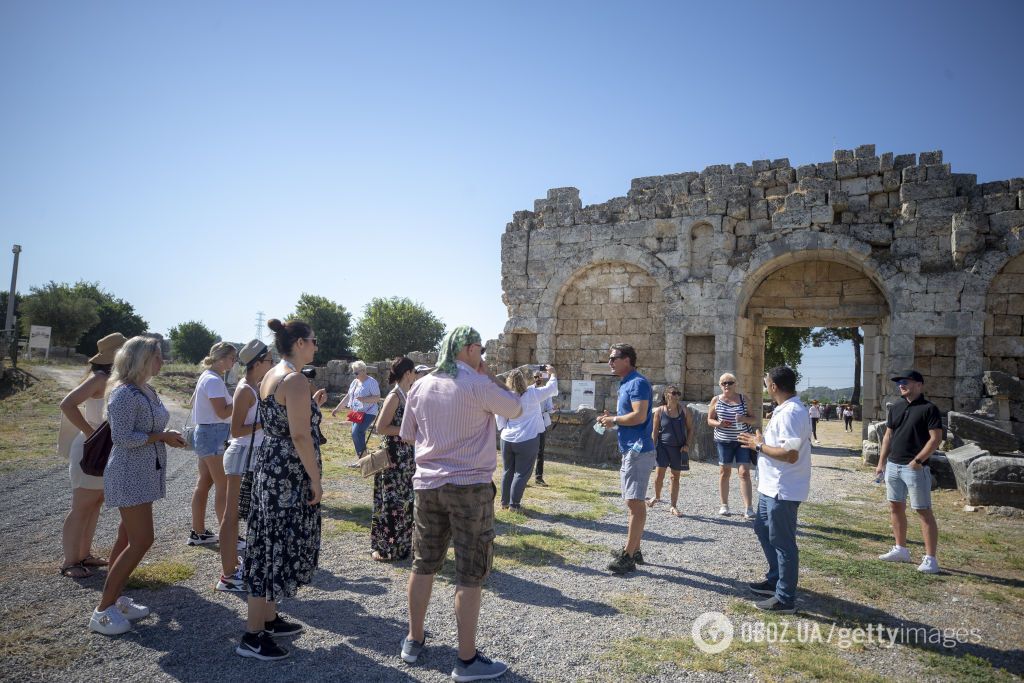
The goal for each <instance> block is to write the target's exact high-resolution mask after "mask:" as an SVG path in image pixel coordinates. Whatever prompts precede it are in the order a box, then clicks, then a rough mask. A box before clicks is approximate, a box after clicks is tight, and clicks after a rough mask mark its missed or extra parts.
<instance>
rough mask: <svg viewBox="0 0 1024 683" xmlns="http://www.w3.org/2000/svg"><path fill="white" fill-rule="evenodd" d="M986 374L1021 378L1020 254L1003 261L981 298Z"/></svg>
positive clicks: (1023, 286) (1023, 290)
mask: <svg viewBox="0 0 1024 683" xmlns="http://www.w3.org/2000/svg"><path fill="white" fill-rule="evenodd" d="M984 343H985V348H984V362H985V369H986V370H999V371H1001V372H1006V373H1009V374H1011V375H1013V376H1014V377H1021V376H1024V252H1021V253H1018V254H1017V255H1016V256H1013V257H1011V258H1009V259H1007V260H1006V262H1005V263H1004V264H1003V265H1002V267H1001V268H1000V269H999V271H998V272H997V273H996V274H995V277H993V278H992V282H991V283H990V284H989V287H988V291H987V292H986V294H985V342H984Z"/></svg>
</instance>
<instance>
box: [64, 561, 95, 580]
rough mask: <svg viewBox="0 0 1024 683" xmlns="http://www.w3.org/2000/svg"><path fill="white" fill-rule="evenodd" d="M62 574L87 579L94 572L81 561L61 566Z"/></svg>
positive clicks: (72, 577) (71, 577) (70, 577)
mask: <svg viewBox="0 0 1024 683" xmlns="http://www.w3.org/2000/svg"><path fill="white" fill-rule="evenodd" d="M60 575H61V576H66V577H68V578H69V579H87V578H89V577H90V576H92V572H91V571H89V570H88V569H87V568H86V566H85V565H84V564H82V563H81V562H76V563H75V564H68V565H65V566H63V567H61V568H60Z"/></svg>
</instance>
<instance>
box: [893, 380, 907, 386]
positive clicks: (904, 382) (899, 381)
mask: <svg viewBox="0 0 1024 683" xmlns="http://www.w3.org/2000/svg"><path fill="white" fill-rule="evenodd" d="M895 382H896V386H900V387H905V386H909V385H910V380H909V379H897V380H895Z"/></svg>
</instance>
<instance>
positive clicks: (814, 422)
mask: <svg viewBox="0 0 1024 683" xmlns="http://www.w3.org/2000/svg"><path fill="white" fill-rule="evenodd" d="M811 436H813V437H814V440H815V441H817V440H818V418H816V417H812V418H811Z"/></svg>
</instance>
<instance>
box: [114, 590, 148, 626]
mask: <svg viewBox="0 0 1024 683" xmlns="http://www.w3.org/2000/svg"><path fill="white" fill-rule="evenodd" d="M114 606H115V607H117V609H118V610H119V611H120V612H121V614H123V615H124V617H125V619H128V620H129V621H134V620H135V619H141V618H143V617H148V616H149V612H150V610H149V608H148V607H146V606H145V605H140V604H139V603H137V602H135V601H134V600H132V599H131V598H130V597H128V596H127V595H122V596H121V597H119V598H118V599H117V602H115V603H114Z"/></svg>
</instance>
